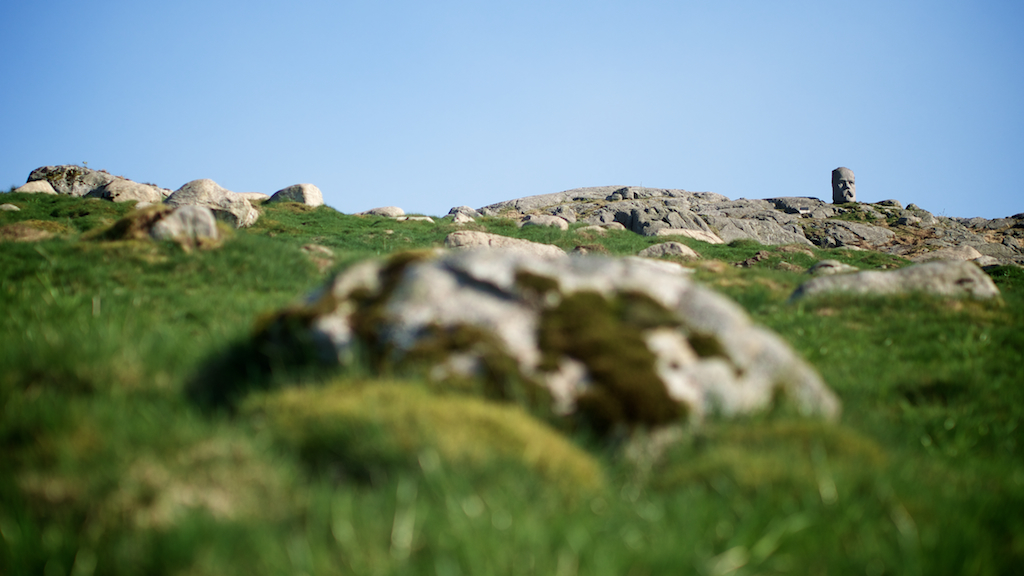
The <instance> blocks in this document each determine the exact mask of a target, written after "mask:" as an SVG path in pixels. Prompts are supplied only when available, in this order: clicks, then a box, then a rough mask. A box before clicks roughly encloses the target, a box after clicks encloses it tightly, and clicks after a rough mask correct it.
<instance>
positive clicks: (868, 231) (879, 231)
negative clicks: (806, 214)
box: [806, 220, 896, 249]
mask: <svg viewBox="0 0 1024 576" xmlns="http://www.w3.org/2000/svg"><path fill="white" fill-rule="evenodd" d="M806 233H807V234H808V236H810V237H811V241H812V242H814V244H816V245H818V246H820V247H821V248H842V247H844V246H854V247H857V248H869V249H873V248H878V247H880V246H883V245H885V244H887V243H889V242H891V241H892V240H893V238H895V236H896V234H895V233H893V231H892V230H889V229H888V228H883V227H881V226H873V225H871V224H860V223H857V222H847V221H845V220H826V221H824V222H821V223H815V224H813V225H811V226H809V227H808V229H807V232H806Z"/></svg>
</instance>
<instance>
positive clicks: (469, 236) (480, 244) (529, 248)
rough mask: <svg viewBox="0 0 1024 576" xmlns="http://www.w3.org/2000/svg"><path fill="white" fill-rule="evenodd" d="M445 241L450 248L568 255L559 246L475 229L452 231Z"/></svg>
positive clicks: (540, 255)
mask: <svg viewBox="0 0 1024 576" xmlns="http://www.w3.org/2000/svg"><path fill="white" fill-rule="evenodd" d="M444 243H445V246H447V247H448V248H453V249H459V250H471V249H487V248H500V249H503V250H507V251H511V252H516V253H519V254H529V255H532V256H537V257H541V258H565V257H566V253H565V250H562V249H561V248H559V247H558V246H552V245H551V244H541V243H539V242H530V241H529V240H522V239H520V238H509V237H507V236H501V235H498V234H490V233H487V232H477V231H473V230H460V231H458V232H452V233H451V234H449V235H448V236H447V237H446V238H445V239H444Z"/></svg>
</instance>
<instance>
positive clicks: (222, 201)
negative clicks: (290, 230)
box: [166, 178, 259, 228]
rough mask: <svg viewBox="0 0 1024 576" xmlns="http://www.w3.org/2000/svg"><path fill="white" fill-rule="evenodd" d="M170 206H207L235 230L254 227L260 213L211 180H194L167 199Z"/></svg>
mask: <svg viewBox="0 0 1024 576" xmlns="http://www.w3.org/2000/svg"><path fill="white" fill-rule="evenodd" d="M166 202H167V204H168V205H170V206H175V207H177V206H205V207H207V208H209V209H210V210H212V211H213V215H214V216H216V217H217V219H218V220H222V221H224V222H227V223H229V224H231V225H232V226H234V227H235V228H247V227H249V226H252V225H253V224H254V223H255V222H256V219H257V218H259V212H257V211H256V209H255V208H253V207H252V204H250V203H249V201H248V200H246V199H245V198H243V197H241V196H239V195H237V194H235V193H233V192H230V191H228V190H226V189H224V188H221V187H220V186H219V185H218V184H217V183H216V182H214V181H213V180H210V179H206V178H204V179H202V180H193V181H191V182H189V183H188V184H185V185H184V186H182V187H181V188H178V189H177V190H175V191H174V193H173V194H171V195H170V196H169V197H168V198H167V201H166Z"/></svg>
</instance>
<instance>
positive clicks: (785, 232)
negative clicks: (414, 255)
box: [452, 186, 1024, 266]
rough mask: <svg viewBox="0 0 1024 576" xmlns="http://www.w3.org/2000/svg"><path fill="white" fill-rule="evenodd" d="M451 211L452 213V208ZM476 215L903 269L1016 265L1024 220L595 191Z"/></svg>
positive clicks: (889, 203) (792, 200)
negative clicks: (962, 263) (939, 263)
mask: <svg viewBox="0 0 1024 576" xmlns="http://www.w3.org/2000/svg"><path fill="white" fill-rule="evenodd" d="M452 210H453V213H454V211H456V210H460V213H462V212H461V210H462V209H461V208H459V209H456V208H453V209H452ZM477 212H478V213H479V214H482V215H486V216H498V217H507V218H515V219H518V220H521V221H522V222H523V223H524V224H530V223H536V224H543V225H554V226H558V227H566V226H568V224H571V223H577V222H581V223H584V224H587V225H588V226H600V227H607V226H611V225H615V226H622V227H624V228H625V229H627V230H631V231H633V232H636V233H637V234H641V235H644V236H686V237H690V238H696V239H700V240H703V241H705V242H711V243H721V242H725V243H728V242H732V241H734V240H740V239H746V240H754V241H756V242H759V243H761V244H765V245H780V244H797V245H805V246H816V247H819V248H847V249H853V250H858V249H869V250H876V251H879V252H885V253H888V254H894V255H898V256H901V257H905V258H908V259H910V260H913V261H926V260H930V259H943V260H974V261H976V262H977V263H978V264H981V265H983V266H987V265H994V264H1004V265H1005V264H1018V265H1020V264H1024V214H1018V215H1016V216H1013V217H1010V218H1000V219H995V220H987V219H984V218H971V219H965V218H946V217H941V216H934V215H933V214H931V213H929V212H928V211H926V210H923V209H921V208H920V207H918V206H916V205H914V204H910V205H909V206H907V207H903V206H902V204H900V202H898V201H896V200H885V201H882V202H877V203H873V204H863V203H858V202H846V203H843V204H829V203H826V202H824V201H822V200H819V199H817V198H804V197H783V198H768V199H764V200H747V199H739V200H730V199H729V198H727V197H725V196H722V195H720V194H715V193H712V192H689V191H686V190H673V189H662V188H640V187H634V186H600V187H591V188H577V189H573V190H567V191H565V192H558V193H555V194H543V195H539V196H530V197H526V198H519V199H516V200H510V201H506V202H499V203H496V204H491V205H489V206H485V207H483V208H480V209H479V210H478V211H477Z"/></svg>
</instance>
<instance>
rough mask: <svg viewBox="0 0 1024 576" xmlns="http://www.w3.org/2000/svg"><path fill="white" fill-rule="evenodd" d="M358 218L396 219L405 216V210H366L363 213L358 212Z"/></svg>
mask: <svg viewBox="0 0 1024 576" xmlns="http://www.w3.org/2000/svg"><path fill="white" fill-rule="evenodd" d="M356 216H384V217H386V218H396V217H398V216H405V210H402V209H401V208H399V207H398V206H382V207H380V208H371V209H369V210H364V211H363V212H356Z"/></svg>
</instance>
